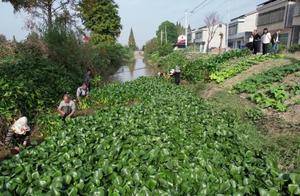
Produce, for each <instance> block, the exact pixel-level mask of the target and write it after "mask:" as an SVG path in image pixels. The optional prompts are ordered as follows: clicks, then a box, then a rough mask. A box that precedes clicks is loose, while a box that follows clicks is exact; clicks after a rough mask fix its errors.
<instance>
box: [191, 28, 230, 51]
mask: <svg viewBox="0 0 300 196" xmlns="http://www.w3.org/2000/svg"><path fill="white" fill-rule="evenodd" d="M215 27H216V28H217V29H216V32H215V35H214V37H213V39H212V40H211V42H210V45H209V50H211V49H214V48H219V47H220V46H221V47H222V48H224V47H226V44H225V42H226V37H225V36H226V25H225V24H223V23H220V24H218V25H216V26H215ZM221 34H222V35H223V39H221V36H220V35H221ZM208 36H209V30H208V28H207V26H203V27H200V28H198V29H194V30H191V31H189V33H188V44H189V46H194V48H195V50H196V51H200V52H203V53H205V52H207V42H208ZM221 42H222V43H221Z"/></svg>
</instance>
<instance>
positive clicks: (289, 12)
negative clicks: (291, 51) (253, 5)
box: [257, 0, 296, 46]
mask: <svg viewBox="0 0 300 196" xmlns="http://www.w3.org/2000/svg"><path fill="white" fill-rule="evenodd" d="M295 5H296V3H295V2H293V1H289V0H277V1H274V2H271V3H269V4H266V5H262V6H259V7H258V8H257V12H258V19H257V29H258V31H259V33H262V32H263V29H264V28H268V30H269V31H270V32H271V33H275V32H276V31H277V30H281V38H282V43H283V44H286V45H287V46H290V45H291V43H292V40H293V37H292V36H293V26H292V25H293V15H294V9H295ZM280 9H281V10H282V12H283V17H282V20H280V21H279V22H278V21H277V22H273V23H268V24H262V23H264V22H266V21H267V20H265V19H264V18H263V17H261V15H262V14H266V13H270V12H273V11H274V10H280ZM273 13H274V12H273ZM279 16H281V14H279V12H277V14H274V15H273V16H271V17H272V18H273V19H275V20H277V19H280V17H279Z"/></svg>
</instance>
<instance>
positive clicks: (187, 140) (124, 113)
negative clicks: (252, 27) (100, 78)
mask: <svg viewBox="0 0 300 196" xmlns="http://www.w3.org/2000/svg"><path fill="white" fill-rule="evenodd" d="M91 95H92V96H91V101H90V102H88V104H89V106H90V107H91V108H94V109H95V108H97V107H95V105H94V104H97V103H101V104H102V105H101V106H102V107H101V108H100V109H98V111H96V114H95V115H93V116H85V117H78V118H76V119H73V120H71V121H69V122H68V124H67V125H63V124H61V123H59V122H58V121H57V120H56V119H57V118H56V117H51V116H49V117H48V120H49V121H48V122H51V125H52V126H48V127H46V128H47V130H46V131H47V132H48V133H49V137H47V138H46V140H45V141H44V142H43V143H41V144H40V145H39V146H37V147H35V148H29V149H26V150H24V151H22V152H21V153H20V154H19V155H17V156H15V157H13V158H12V159H10V160H5V161H2V162H1V165H0V174H1V176H0V190H1V192H2V193H3V192H9V193H11V194H30V195H32V194H51V195H67V194H70V195H91V194H93V195H150V194H154V195H186V194H191V195H197V194H201V195H216V194H225V195H235V194H240V195H245V194H247V195H254V194H257V193H259V192H260V193H266V194H267V193H273V194H275V193H283V192H286V193H287V191H286V190H288V188H287V186H288V185H286V189H282V184H283V183H284V182H285V180H284V179H283V178H281V177H279V170H278V168H277V167H276V164H275V163H274V161H273V159H272V158H271V157H269V156H267V155H266V154H265V153H264V151H263V149H261V148H260V145H259V144H260V141H257V140H256V141H253V138H252V137H251V135H252V134H253V133H252V132H251V131H250V130H251V129H248V128H247V127H249V126H250V125H248V124H247V123H246V124H245V123H243V122H241V121H240V120H239V118H237V116H236V115H235V114H234V113H231V112H228V111H223V110H219V109H218V108H215V107H214V106H213V105H211V104H210V103H208V102H204V101H203V100H199V98H197V96H195V95H194V94H193V93H191V92H189V91H187V90H185V89H183V88H182V87H178V86H175V85H172V84H170V83H169V82H167V81H164V80H162V79H158V78H157V79H155V78H141V79H138V80H136V81H134V82H127V83H125V84H123V85H122V84H112V85H108V86H106V87H104V88H102V89H94V90H93V93H92V94H91ZM17 168H19V169H17ZM292 179H296V181H295V182H298V180H297V179H298V178H295V177H292ZM19 182H21V183H19ZM290 187H291V188H289V189H290V191H291V192H295V193H296V192H297V191H295V187H294V185H290Z"/></svg>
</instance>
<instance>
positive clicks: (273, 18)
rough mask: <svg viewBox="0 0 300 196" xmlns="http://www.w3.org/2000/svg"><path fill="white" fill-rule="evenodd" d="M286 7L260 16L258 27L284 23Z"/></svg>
mask: <svg viewBox="0 0 300 196" xmlns="http://www.w3.org/2000/svg"><path fill="white" fill-rule="evenodd" d="M284 12H285V7H281V8H278V9H275V10H272V11H270V12H265V13H261V14H258V24H257V25H258V26H262V25H267V24H273V23H277V22H282V21H283V20H284Z"/></svg>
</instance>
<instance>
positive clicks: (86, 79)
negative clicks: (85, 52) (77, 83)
mask: <svg viewBox="0 0 300 196" xmlns="http://www.w3.org/2000/svg"><path fill="white" fill-rule="evenodd" d="M91 82H92V70H91V69H88V70H87V72H86V74H85V76H84V83H86V84H87V87H88V89H89V90H91Z"/></svg>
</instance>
